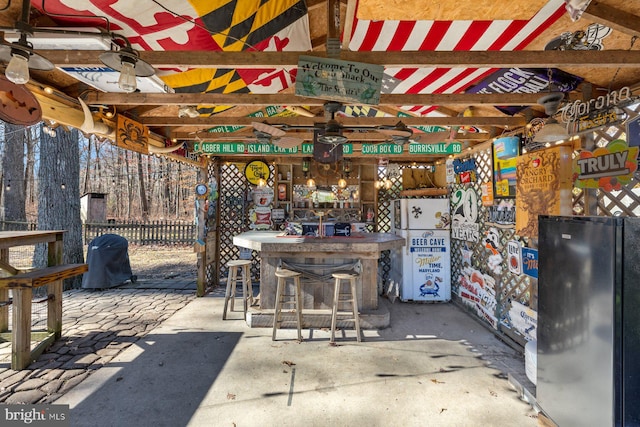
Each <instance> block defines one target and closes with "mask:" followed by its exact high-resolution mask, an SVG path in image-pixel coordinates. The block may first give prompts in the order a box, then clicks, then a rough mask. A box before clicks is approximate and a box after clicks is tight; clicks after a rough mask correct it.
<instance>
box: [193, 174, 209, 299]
mask: <svg viewBox="0 0 640 427" xmlns="http://www.w3.org/2000/svg"><path fill="white" fill-rule="evenodd" d="M198 182H209V174H208V170H207V167H206V166H205V167H202V168H200V169H198ZM195 203H198V201H195ZM204 203H205V201H204V200H200V201H199V204H197V206H198V211H197V212H196V216H197V221H198V230H197V236H198V240H199V241H201V242H205V244H204V245H203V246H204V247H203V248H202V250H199V251H198V252H197V254H196V257H197V265H198V278H197V281H196V295H197V296H199V297H202V296H204V294H205V290H206V288H207V283H206V281H207V249H206V248H207V245H206V241H207V236H206V221H207V216H206V212H205V211H204V209H203V205H204Z"/></svg>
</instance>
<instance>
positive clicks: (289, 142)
mask: <svg viewBox="0 0 640 427" xmlns="http://www.w3.org/2000/svg"><path fill="white" fill-rule="evenodd" d="M251 126H252V127H253V136H249V135H237V136H235V135H233V136H225V137H214V138H212V139H211V140H213V141H238V140H243V141H245V142H249V141H255V142H258V143H260V144H273V145H274V146H276V147H278V148H293V147H296V146H298V145H300V144H301V143H302V142H303V141H304V139H302V138H298V137H295V136H287V132H285V131H284V130H282V129H279V128H277V127H275V126H271V125H268V124H266V123H260V122H251Z"/></svg>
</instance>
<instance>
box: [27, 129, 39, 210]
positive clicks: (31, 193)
mask: <svg viewBox="0 0 640 427" xmlns="http://www.w3.org/2000/svg"><path fill="white" fill-rule="evenodd" d="M34 130H35V128H31V131H30V132H29V137H28V138H27V141H26V143H27V167H26V169H25V171H24V176H25V178H24V179H25V183H26V184H27V185H26V190H25V198H26V206H27V210H28V213H29V214H30V216H29V218H28V221H32V220H34V219H35V218H36V217H37V203H36V197H37V196H36V176H35V164H36V145H37V143H38V138H36V135H35V134H34V132H33V131H34Z"/></svg>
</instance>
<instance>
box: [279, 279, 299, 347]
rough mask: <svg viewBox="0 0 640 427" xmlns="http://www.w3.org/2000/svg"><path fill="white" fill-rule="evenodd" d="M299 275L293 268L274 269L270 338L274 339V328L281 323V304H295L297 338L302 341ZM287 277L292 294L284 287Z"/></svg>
mask: <svg viewBox="0 0 640 427" xmlns="http://www.w3.org/2000/svg"><path fill="white" fill-rule="evenodd" d="M300 276H302V273H299V272H297V271H293V270H287V269H284V268H278V269H277V270H276V277H277V278H278V283H277V286H276V303H275V310H274V313H273V335H272V337H271V339H272V340H273V341H275V340H276V330H277V329H278V328H279V327H280V325H281V324H282V306H283V305H285V304H286V305H291V304H293V305H294V306H295V309H294V311H295V314H296V322H297V324H298V340H299V341H302V331H301V329H300V328H301V325H302V295H301V293H302V291H301V290H300ZM287 279H292V281H293V295H291V294H287V293H286V292H285V288H286V287H287Z"/></svg>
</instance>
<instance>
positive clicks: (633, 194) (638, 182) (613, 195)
mask: <svg viewBox="0 0 640 427" xmlns="http://www.w3.org/2000/svg"><path fill="white" fill-rule="evenodd" d="M625 111H626V112H627V114H629V118H630V119H633V118H635V117H637V116H638V111H640V104H635V105H633V106H631V107H629V108H625ZM596 135H597V138H599V139H598V142H597V145H598V146H605V145H607V144H608V143H609V142H610V141H613V140H615V139H627V135H626V127H625V126H613V127H610V128H608V129H605V130H599V131H598V132H597V133H596ZM596 194H597V196H596V197H597V201H598V211H597V213H596V215H599V216H618V215H622V216H631V217H637V216H640V173H639V172H638V171H636V173H635V174H634V177H633V179H632V180H631V182H629V183H628V184H626V185H625V186H623V187H622V189H621V190H612V191H607V190H606V189H603V188H599V189H598V190H596Z"/></svg>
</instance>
